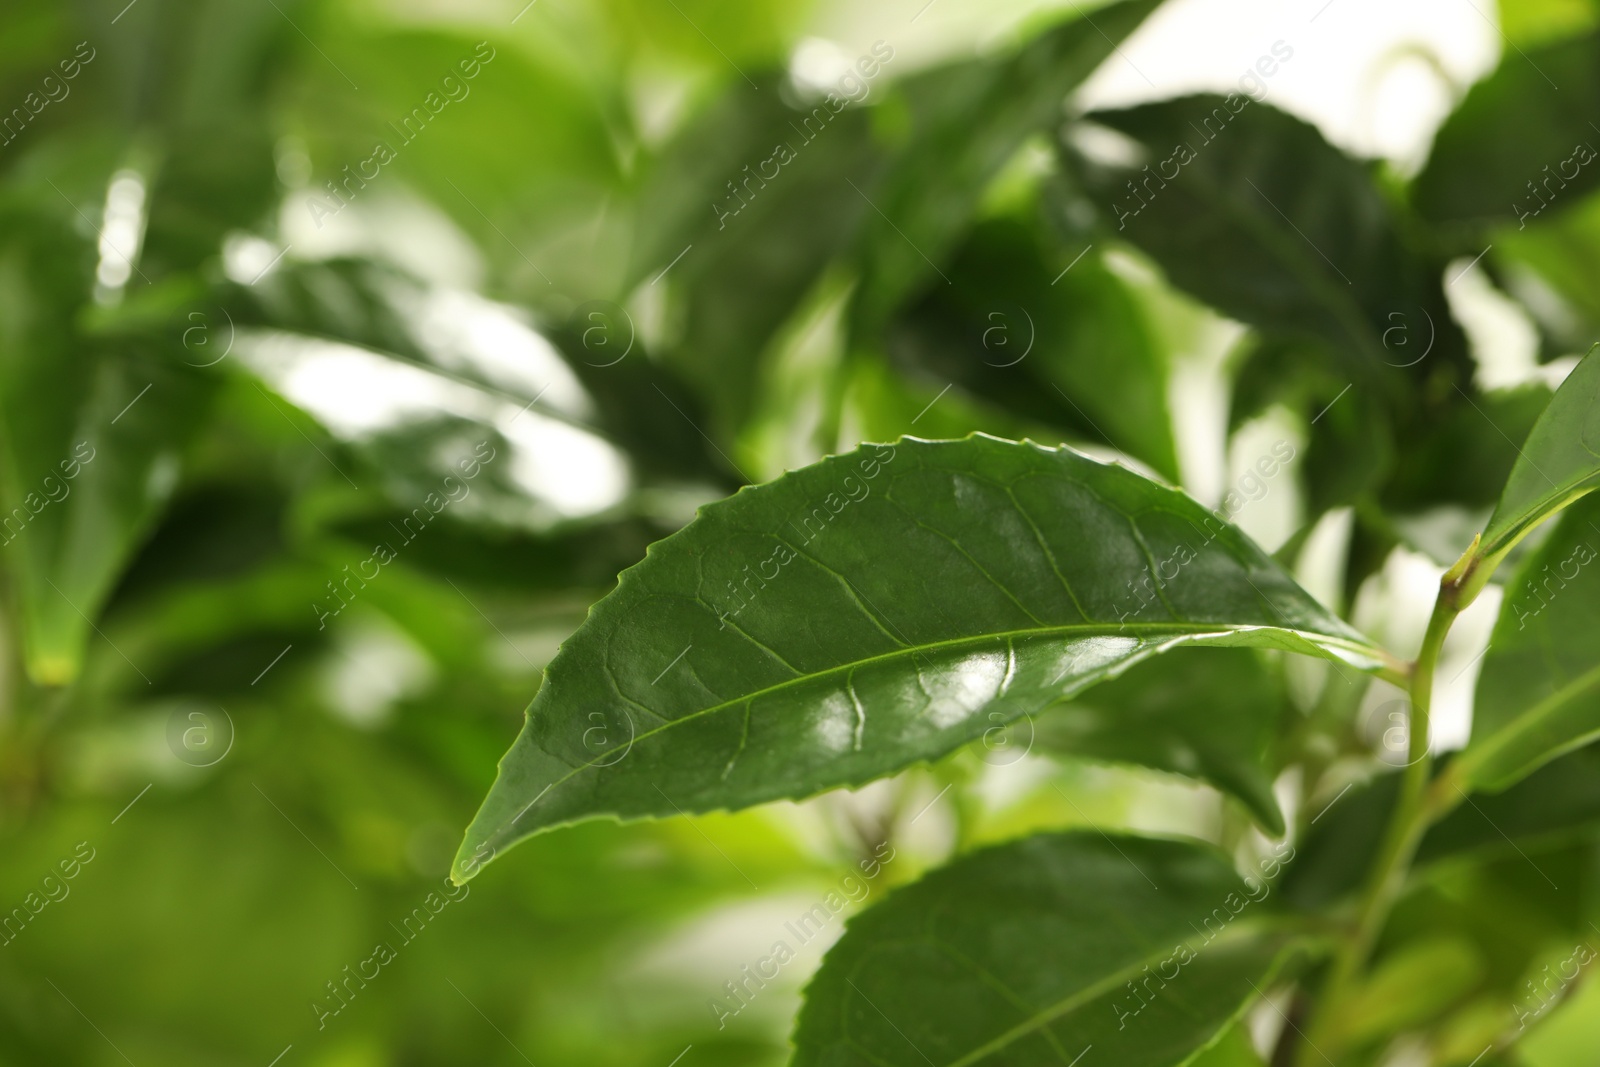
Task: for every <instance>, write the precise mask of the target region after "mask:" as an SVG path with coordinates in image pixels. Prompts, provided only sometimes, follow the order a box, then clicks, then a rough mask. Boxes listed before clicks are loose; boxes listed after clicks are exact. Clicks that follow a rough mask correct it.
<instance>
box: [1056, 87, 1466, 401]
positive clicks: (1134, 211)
mask: <svg viewBox="0 0 1600 1067" xmlns="http://www.w3.org/2000/svg"><path fill="white" fill-rule="evenodd" d="M1088 120H1089V121H1090V122H1091V123H1094V124H1098V125H1099V126H1102V127H1109V128H1110V129H1111V130H1114V131H1116V132H1117V133H1118V134H1121V135H1123V136H1124V137H1126V138H1130V139H1131V141H1132V143H1131V144H1124V145H1120V146H1119V149H1118V151H1119V152H1126V153H1127V154H1128V156H1129V157H1131V158H1126V159H1123V158H1122V157H1120V156H1119V157H1116V158H1118V160H1119V161H1118V162H1111V160H1110V159H1107V158H1100V159H1096V158H1094V157H1092V156H1088V155H1086V154H1085V153H1086V151H1088V150H1089V149H1088V148H1086V147H1085V146H1086V145H1090V146H1092V144H1093V140H1094V138H1095V134H1096V133H1097V132H1098V133H1100V136H1101V137H1104V136H1106V135H1105V134H1104V133H1103V132H1101V131H1092V130H1082V129H1081V128H1073V127H1069V129H1068V132H1067V134H1066V135H1065V136H1066V141H1065V144H1066V146H1067V158H1068V159H1069V160H1070V161H1072V162H1073V165H1074V169H1075V170H1078V171H1080V172H1081V174H1082V178H1083V181H1084V183H1085V186H1086V188H1087V190H1088V192H1089V193H1090V195H1091V196H1093V197H1094V199H1095V200H1096V201H1097V203H1098V205H1099V206H1100V207H1101V208H1102V211H1103V213H1104V217H1105V219H1106V222H1107V227H1108V230H1109V233H1108V236H1110V235H1111V234H1114V235H1115V236H1117V237H1120V238H1122V239H1125V240H1128V241H1132V242H1133V243H1135V244H1137V245H1138V246H1139V247H1140V248H1142V249H1144V251H1146V252H1147V253H1149V254H1150V255H1151V256H1152V257H1153V258H1154V259H1155V260H1156V262H1157V263H1159V264H1160V265H1161V268H1162V269H1163V270H1164V271H1166V273H1167V275H1168V276H1169V277H1170V278H1171V279H1172V281H1173V282H1174V283H1175V284H1177V285H1178V286H1180V287H1182V288H1184V289H1186V290H1188V291H1189V292H1192V293H1194V294H1195V295H1196V296H1198V297H1200V298H1201V299H1202V300H1205V301H1206V302H1207V303H1209V304H1211V305H1212V306H1214V307H1216V308H1217V309H1218V310H1220V311H1222V312H1223V313H1224V314H1226V315H1229V316H1231V317H1233V318H1236V319H1239V320H1240V321H1242V322H1246V323H1249V324H1250V325H1253V326H1256V327H1259V328H1260V329H1262V330H1264V331H1267V332H1268V333H1269V334H1274V335H1282V336H1288V337H1297V338H1301V339H1312V340H1316V341H1320V342H1322V343H1324V344H1327V345H1331V346H1332V348H1333V350H1334V351H1335V353H1336V354H1338V355H1339V356H1340V358H1341V361H1342V364H1343V366H1344V367H1345V369H1346V372H1347V373H1348V374H1350V375H1353V376H1356V377H1357V380H1358V381H1360V382H1361V383H1362V384H1363V385H1364V386H1365V387H1366V388H1371V389H1377V390H1378V391H1379V392H1380V394H1381V395H1382V394H1387V395H1395V394H1396V393H1397V392H1398V391H1401V390H1402V383H1403V382H1405V381H1406V380H1407V379H1413V378H1419V377H1421V376H1422V375H1423V374H1425V373H1432V372H1433V371H1434V368H1436V367H1438V366H1440V365H1441V364H1446V365H1455V366H1462V365H1464V362H1465V344H1464V341H1463V340H1462V338H1461V335H1460V331H1459V329H1458V328H1457V327H1456V325H1455V323H1454V320H1453V319H1452V318H1451V316H1450V311H1449V308H1448V306H1447V305H1446V303H1445V299H1444V290H1443V286H1442V282H1441V279H1440V272H1441V270H1442V267H1443V264H1442V263H1441V262H1435V261H1432V260H1430V259H1429V258H1428V257H1427V256H1425V255H1423V254H1421V253H1420V252H1418V251H1416V250H1415V249H1414V248H1413V247H1412V246H1411V244H1410V241H1409V238H1408V233H1407V226H1406V223H1405V221H1404V220H1403V219H1402V218H1400V217H1398V216H1397V213H1396V211H1395V210H1394V208H1392V207H1391V206H1390V204H1389V203H1388V201H1387V200H1386V199H1385V197H1384V195H1383V194H1382V192H1381V191H1380V189H1379V188H1378V185H1377V183H1376V181H1375V179H1374V176H1373V173H1372V168H1371V166H1370V165H1368V164H1366V163H1362V162H1360V161H1357V160H1354V159H1351V158H1349V157H1348V156H1346V155H1344V154H1343V153H1342V152H1340V151H1339V150H1338V149H1336V148H1334V147H1332V146H1331V145H1329V144H1328V143H1327V142H1326V141H1325V140H1323V138H1322V135H1321V134H1320V133H1319V132H1318V131H1317V129H1316V127H1314V126H1312V125H1310V124H1309V123H1306V122H1303V121H1301V120H1300V119H1297V118H1294V117H1292V116H1290V115H1288V114H1285V113H1284V112H1281V111H1278V110H1277V109H1275V108H1273V107H1270V106H1268V105H1266V104H1262V103H1255V102H1252V101H1251V100H1250V99H1249V98H1248V97H1244V96H1239V95H1237V94H1233V95H1230V96H1228V97H1226V98H1224V97H1218V96H1190V97H1184V98H1181V99H1178V100H1168V101H1162V102H1160V103H1155V104H1145V105H1141V106H1139V107H1134V108H1129V109H1127V110H1124V111H1107V112H1096V113H1094V114H1091V115H1090V116H1088ZM1075 130H1076V131H1077V132H1075ZM1111 223H1115V225H1114V226H1112V225H1111ZM1397 329H1404V330H1405V331H1407V333H1408V334H1409V332H1410V331H1415V332H1416V333H1417V334H1418V336H1428V337H1430V338H1432V342H1433V343H1432V344H1430V345H1428V346H1427V349H1428V351H1429V352H1430V354H1431V359H1429V360H1428V362H1427V363H1422V362H1421V359H1422V357H1421V356H1419V355H1415V354H1414V351H1415V350H1416V349H1418V348H1419V347H1420V346H1418V345H1417V344H1416V342H1415V341H1414V340H1411V341H1410V343H1409V344H1408V346H1407V347H1406V348H1404V349H1403V350H1397V349H1395V348H1393V347H1392V346H1394V345H1395V344H1396V343H1397V341H1398V339H1399V338H1400V334H1397V333H1396V332H1395V331H1396V330H1397ZM1413 366H1415V367H1417V368H1418V369H1416V370H1410V371H1407V372H1406V373H1404V374H1402V373H1400V369H1401V368H1408V367H1413Z"/></svg>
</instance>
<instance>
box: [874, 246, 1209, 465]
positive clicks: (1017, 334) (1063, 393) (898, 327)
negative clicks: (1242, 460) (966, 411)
mask: <svg viewBox="0 0 1600 1067" xmlns="http://www.w3.org/2000/svg"><path fill="white" fill-rule="evenodd" d="M1030 223H1031V224H1030ZM1041 229H1042V227H1041V226H1039V225H1038V223H1037V222H1034V221H1032V220H1029V221H1024V220H1021V219H1012V218H1004V219H994V220H988V221H985V222H980V223H978V224H977V225H976V226H975V227H974V228H973V230H972V232H971V233H970V234H969V235H968V237H967V239H966V241H965V242H964V243H963V245H962V246H961V248H960V249H959V251H957V253H956V254H955V255H954V256H953V257H952V259H951V262H950V263H949V265H948V266H947V268H946V273H947V274H948V276H949V277H950V280H951V284H950V285H948V286H943V285H935V286H932V287H931V288H929V289H928V290H927V292H926V294H925V295H924V296H923V298H922V299H921V300H920V301H919V302H918V303H916V304H915V305H913V306H912V307H911V308H909V309H908V310H907V311H906V312H905V314H904V315H902V316H901V318H900V319H899V320H898V321H897V322H896V323H895V325H894V328H893V332H892V333H891V334H890V337H889V341H888V346H889V353H890V355H891V357H893V358H895V359H896V360H897V361H898V362H900V363H901V364H903V365H909V366H911V367H913V368H915V369H916V370H918V371H920V372H921V374H922V376H923V377H924V378H926V380H927V381H928V383H929V384H930V385H932V386H933V387H934V388H939V387H940V386H941V385H942V384H949V383H950V382H952V381H954V382H956V383H958V384H959V385H960V386H961V387H962V388H963V389H965V390H967V391H969V392H971V393H974V394H976V395H977V396H980V397H982V398H984V399H987V400H990V401H992V402H996V403H998V404H1000V405H1001V406H1002V407H1003V408H1004V409H1005V410H1007V411H1010V412H1014V413H1017V414H1021V415H1026V416H1028V417H1030V418H1033V419H1037V420H1039V421H1040V422H1043V423H1047V424H1052V425H1060V426H1064V427H1070V428H1071V429H1072V430H1073V431H1074V432H1075V433H1076V434H1077V435H1078V436H1079V437H1080V438H1088V439H1100V440H1103V441H1104V442H1105V443H1106V444H1108V445H1111V446H1112V447H1115V448H1119V449H1121V450H1123V451H1125V452H1127V453H1128V454H1129V455H1132V456H1134V457H1136V458H1138V459H1140V460H1142V461H1144V462H1145V463H1148V464H1149V465H1150V466H1151V467H1152V468H1153V469H1154V470H1156V471H1157V472H1158V473H1160V474H1161V475H1163V476H1164V477H1166V478H1168V479H1170V480H1172V481H1174V482H1176V481H1177V477H1178V469H1177V468H1178V461H1177V456H1176V448H1175V445H1174V444H1173V438H1172V425H1171V414H1170V412H1169V411H1168V404H1167V387H1168V384H1169V374H1168V367H1167V360H1166V353H1165V352H1164V351H1163V350H1162V348H1161V346H1160V345H1159V343H1158V342H1157V340H1156V338H1155V337H1154V336H1153V331H1152V329H1151V328H1150V326H1149V324H1148V323H1147V322H1146V321H1145V317H1144V314H1143V311H1142V309H1141V308H1140V306H1139V304H1138V302H1137V301H1136V299H1135V298H1134V296H1133V294H1131V293H1130V292H1129V291H1128V289H1127V287H1126V286H1125V285H1124V284H1123V282H1122V281H1121V280H1120V279H1119V278H1118V277H1117V276H1116V275H1115V274H1113V273H1112V272H1111V271H1110V270H1108V269H1107V268H1106V266H1105V264H1104V262H1103V261H1102V260H1101V259H1100V258H1099V257H1098V256H1093V255H1089V256H1085V257H1084V258H1082V259H1081V260H1073V261H1070V262H1069V261H1067V260H1068V258H1069V257H1068V256H1067V255H1066V254H1064V253H1063V252H1057V251H1055V250H1053V249H1049V248H1048V247H1047V246H1046V244H1045V242H1044V241H1042V240H1041V239H1040V238H1039V236H1038V234H1039V231H1040V230H1041ZM1086 251H1088V250H1087V249H1080V250H1079V252H1086ZM1056 259H1061V260H1062V261H1063V262H1061V263H1060V264H1057V263H1055V262H1053V260H1056ZM1108 352H1115V353H1117V358H1115V359H1113V360H1107V359H1106V358H1105V357H1106V354H1107V353H1108Z"/></svg>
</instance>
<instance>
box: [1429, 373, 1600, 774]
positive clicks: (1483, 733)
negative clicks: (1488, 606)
mask: <svg viewBox="0 0 1600 1067" xmlns="http://www.w3.org/2000/svg"><path fill="white" fill-rule="evenodd" d="M1585 369H1587V370H1588V371H1589V372H1590V384H1589V385H1588V386H1587V388H1588V390H1589V391H1590V393H1591V395H1592V393H1593V390H1594V389H1595V388H1596V385H1595V382H1596V378H1595V374H1596V372H1600V362H1596V361H1595V359H1594V357H1593V356H1590V357H1589V358H1588V359H1587V360H1585V362H1584V364H1583V365H1581V366H1580V367H1579V371H1583V370H1585ZM1576 373H1578V371H1575V372H1574V374H1576ZM1562 389H1563V392H1564V391H1565V389H1566V387H1565V386H1563V387H1562ZM1561 401H1562V392H1558V393H1557V394H1556V398H1555V400H1553V401H1551V408H1552V409H1554V408H1555V407H1556V405H1558V404H1560V403H1561ZM1586 414H1588V415H1589V418H1590V419H1591V423H1592V426H1593V427H1594V431H1600V405H1597V406H1595V407H1594V408H1592V409H1590V411H1589V412H1587V413H1586ZM1546 419H1547V420H1548V414H1547V416H1546ZM1545 421H1546V420H1541V423H1540V426H1539V427H1536V428H1535V429H1534V438H1538V437H1539V433H1540V429H1542V428H1544V426H1545ZM1594 431H1591V432H1594ZM1596 440H1597V443H1600V438H1596ZM1536 449H1537V444H1536V442H1535V440H1533V439H1530V441H1529V446H1528V448H1527V450H1526V451H1527V453H1528V454H1529V455H1530V456H1532V455H1537V454H1541V453H1538V452H1537V451H1536ZM1573 458H1574V459H1576V457H1573ZM1552 466H1553V467H1555V464H1554V463H1552ZM1561 470H1562V468H1560V467H1556V468H1555V469H1554V470H1552V471H1551V474H1552V475H1554V476H1556V477H1558V478H1560V477H1562V473H1561ZM1597 472H1600V468H1597ZM1593 477H1594V475H1591V478H1593ZM1513 478H1515V475H1513ZM1509 489H1510V487H1508V492H1509ZM1569 499H1570V498H1569ZM1597 522H1600V503H1597V502H1596V499H1595V498H1591V499H1589V500H1586V501H1584V502H1583V503H1581V504H1579V505H1578V506H1576V507H1574V508H1572V509H1571V511H1569V512H1568V513H1567V515H1566V516H1565V517H1564V518H1563V519H1562V521H1561V523H1560V525H1558V526H1557V527H1556V528H1555V530H1554V532H1552V533H1551V535H1550V538H1549V540H1548V541H1546V542H1545V543H1544V544H1543V545H1541V546H1540V547H1539V550H1538V551H1537V552H1534V553H1532V554H1531V555H1530V556H1529V557H1528V559H1527V560H1526V561H1525V562H1524V563H1523V564H1522V565H1521V566H1520V567H1519V568H1518V570H1517V574H1516V576H1515V577H1514V578H1512V579H1511V581H1510V582H1509V583H1508V584H1507V587H1506V597H1505V603H1504V605H1503V606H1502V607H1501V609H1500V619H1499V621H1498V622H1497V623H1496V624H1495V628H1494V635H1493V637H1492V638H1491V639H1490V642H1489V652H1488V655H1486V656H1485V657H1484V661H1483V673H1482V674H1481V675H1479V677H1478V692H1477V700H1476V704H1475V705H1474V712H1473V721H1472V741H1471V743H1469V744H1468V746H1467V749H1466V751H1465V752H1464V753H1462V756H1461V761H1460V765H1459V768H1458V770H1459V773H1460V775H1461V776H1462V779H1463V780H1464V781H1465V782H1467V783H1469V785H1471V786H1475V787H1477V788H1482V789H1490V790H1494V791H1499V790H1501V789H1504V788H1505V787H1506V786H1508V785H1511V784H1512V783H1514V782H1516V781H1517V780H1518V779H1520V778H1522V777H1524V776H1526V775H1527V774H1528V773H1529V772H1530V771H1532V770H1534V769H1535V768H1537V767H1539V766H1541V765H1542V764H1544V763H1547V762H1548V761H1550V760H1552V759H1554V758H1555V757H1556V756H1559V755H1560V754H1562V753H1563V752H1567V751H1570V750H1571V749H1573V748H1576V747H1578V746H1579V745H1585V744H1588V743H1589V742H1590V741H1592V740H1594V739H1595V738H1596V737H1600V566H1596V565H1595V564H1596V558H1597V556H1600V526H1597ZM1493 525H1494V524H1491V529H1492V528H1493Z"/></svg>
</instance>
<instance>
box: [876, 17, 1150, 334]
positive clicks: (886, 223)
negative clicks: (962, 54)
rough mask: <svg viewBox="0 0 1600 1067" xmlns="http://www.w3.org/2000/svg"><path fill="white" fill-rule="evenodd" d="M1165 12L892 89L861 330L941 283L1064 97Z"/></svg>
mask: <svg viewBox="0 0 1600 1067" xmlns="http://www.w3.org/2000/svg"><path fill="white" fill-rule="evenodd" d="M1158 6H1160V0H1122V2H1119V3H1114V4H1111V5H1108V6H1106V7H1103V8H1099V9H1097V10H1096V11H1095V13H1094V14H1093V15H1083V14H1082V13H1081V11H1080V12H1079V17H1078V18H1074V19H1071V20H1070V21H1067V22H1064V23H1062V24H1061V25H1058V26H1054V27H1051V28H1050V29H1047V30H1045V31H1044V32H1043V33H1040V34H1039V35H1038V36H1037V37H1035V38H1034V39H1033V40H1031V41H1029V42H1028V43H1026V44H1024V45H1022V46H1021V47H1020V48H1018V49H1016V50H1015V51H1013V52H1010V53H1007V54H1003V55H1002V56H1000V57H998V58H994V59H987V58H986V59H980V60H975V61H972V62H969V63H964V64H960V65H954V66H949V67H945V68H942V69H939V70H933V71H927V72H924V73H921V74H918V75H914V76H913V77H911V78H908V79H906V80H905V81H903V82H901V83H900V84H899V85H897V86H896V87H895V89H894V93H895V97H894V99H893V100H891V101H890V103H889V105H888V106H889V107H890V108H893V109H895V110H896V111H898V112H899V113H900V115H899V116H898V119H897V121H898V123H900V124H902V126H903V128H902V129H900V130H898V131H897V138H898V139H901V144H899V145H897V146H896V150H895V151H894V159H893V162H892V163H891V164H890V166H889V167H888V169H887V171H886V172H885V173H884V175H883V178H882V179H881V181H880V183H879V184H878V185H877V187H876V188H875V189H874V190H873V191H872V196H871V202H872V206H873V208H874V211H873V213H872V214H871V215H870V216H869V217H868V219H867V224H866V226H865V227H864V229H863V232H862V235H861V260H862V264H863V267H862V281H861V289H860V292H859V293H858V295H857V305H856V308H855V311H856V315H857V320H858V325H860V326H862V327H864V328H865V330H866V331H867V332H869V333H871V332H876V327H877V326H878V325H879V324H880V323H882V322H884V321H885V320H886V319H887V318H888V316H889V315H890V314H891V313H892V311H893V310H894V308H895V307H896V306H897V305H899V304H900V303H901V302H902V301H903V300H904V299H905V297H906V296H907V295H909V294H910V293H912V292H915V291H916V290H917V289H918V288H921V287H922V285H923V284H924V283H929V284H931V279H932V278H933V277H934V276H935V275H941V276H942V275H943V274H944V272H943V271H942V270H941V269H940V267H939V264H941V263H944V262H945V261H946V260H947V258H948V256H949V252H950V249H951V248H952V247H953V246H954V245H955V242H956V240H957V239H958V237H959V235H960V233H961V231H962V229H964V228H965V226H966V225H967V224H968V222H969V220H970V219H971V217H972V214H973V212H974V210H975V209H976V208H977V206H978V203H979V200H980V198H981V197H982V196H983V194H984V192H985V191H986V190H987V189H988V187H989V185H990V183H991V182H992V181H993V179H994V178H995V176H996V175H997V174H999V172H1000V169H1001V168H1002V167H1003V166H1004V165H1005V164H1006V163H1007V162H1009V161H1010V160H1011V158H1012V157H1013V156H1015V155H1016V153H1017V150H1018V149H1019V148H1021V147H1022V144H1023V142H1024V141H1025V140H1026V139H1027V138H1028V137H1030V136H1032V135H1034V134H1036V133H1040V132H1048V131H1049V130H1050V128H1051V127H1052V126H1053V125H1054V123H1055V122H1056V121H1057V120H1058V119H1059V118H1060V116H1061V115H1062V112H1063V110H1064V103H1065V100H1066V97H1067V94H1068V93H1069V92H1071V91H1072V89H1073V88H1075V87H1076V86H1077V85H1078V84H1079V83H1080V82H1082V81H1083V80H1084V79H1085V78H1087V77H1088V76H1089V75H1090V74H1091V73H1093V71H1094V69H1095V68H1096V67H1098V66H1099V65H1100V64H1101V62H1102V61H1104V60H1105V58H1106V57H1107V56H1109V55H1111V54H1112V52H1113V50H1115V49H1116V47H1117V44H1118V42H1120V41H1122V40H1123V39H1125V38H1126V37H1127V36H1128V35H1129V34H1130V33H1132V32H1133V31H1134V30H1135V29H1137V28H1138V27H1139V25H1140V23H1142V22H1143V21H1144V20H1145V18H1146V17H1147V16H1148V15H1149V14H1150V13H1151V12H1152V11H1154V10H1155V9H1156V8H1157V7H1158ZM856 192H857V193H858V194H859V195H861V196H863V197H865V196H867V193H865V192H863V191H862V190H860V189H857V190H856ZM941 280H943V281H945V282H946V284H948V285H953V284H954V283H953V282H951V281H950V280H949V279H948V278H947V277H941Z"/></svg>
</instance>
